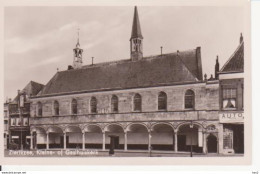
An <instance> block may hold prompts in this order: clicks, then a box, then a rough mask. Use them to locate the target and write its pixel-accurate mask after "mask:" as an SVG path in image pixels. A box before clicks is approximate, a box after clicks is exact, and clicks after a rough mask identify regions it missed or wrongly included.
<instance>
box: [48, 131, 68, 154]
mask: <svg viewBox="0 0 260 174" xmlns="http://www.w3.org/2000/svg"><path fill="white" fill-rule="evenodd" d="M48 132H49V148H50V149H51V148H52V149H55V148H63V147H64V134H63V130H62V129H61V128H60V127H58V126H51V127H49V128H48ZM67 140H68V139H67ZM45 142H46V143H47V139H46V140H45Z"/></svg>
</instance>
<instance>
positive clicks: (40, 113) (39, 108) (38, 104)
mask: <svg viewBox="0 0 260 174" xmlns="http://www.w3.org/2000/svg"><path fill="white" fill-rule="evenodd" d="M37 115H38V116H42V103H41V102H38V103H37Z"/></svg>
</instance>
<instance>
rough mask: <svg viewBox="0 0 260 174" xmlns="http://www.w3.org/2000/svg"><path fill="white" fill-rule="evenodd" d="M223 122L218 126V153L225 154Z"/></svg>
mask: <svg viewBox="0 0 260 174" xmlns="http://www.w3.org/2000/svg"><path fill="white" fill-rule="evenodd" d="M223 134H224V131H223V124H219V126H218V153H220V154H223V146H224V145H223Z"/></svg>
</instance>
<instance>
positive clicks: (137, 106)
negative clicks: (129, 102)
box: [134, 94, 142, 111]
mask: <svg viewBox="0 0 260 174" xmlns="http://www.w3.org/2000/svg"><path fill="white" fill-rule="evenodd" d="M134 111H142V97H141V95H140V94H135V96H134Z"/></svg>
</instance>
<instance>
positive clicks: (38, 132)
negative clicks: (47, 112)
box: [32, 127, 47, 149]
mask: <svg viewBox="0 0 260 174" xmlns="http://www.w3.org/2000/svg"><path fill="white" fill-rule="evenodd" d="M32 133H33V134H32V138H33V140H32V143H33V149H46V142H47V140H46V131H45V129H44V128H42V127H34V128H33V130H32Z"/></svg>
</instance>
